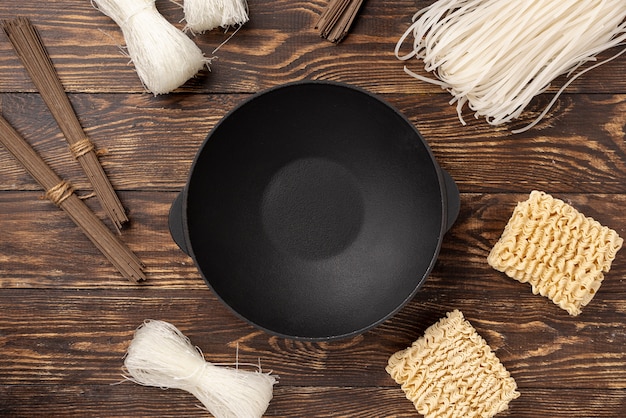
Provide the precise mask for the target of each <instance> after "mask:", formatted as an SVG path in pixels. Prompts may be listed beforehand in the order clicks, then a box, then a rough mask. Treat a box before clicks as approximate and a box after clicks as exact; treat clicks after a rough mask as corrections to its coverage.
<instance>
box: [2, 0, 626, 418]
mask: <svg viewBox="0 0 626 418" xmlns="http://www.w3.org/2000/svg"><path fill="white" fill-rule="evenodd" d="M249 3H250V5H249V6H250V17H251V20H250V22H249V23H248V24H247V25H245V27H244V28H243V29H242V30H241V31H240V32H239V33H237V35H236V36H235V37H234V38H232V39H231V40H230V41H229V42H228V43H227V44H226V45H225V46H224V47H222V48H221V49H220V50H219V51H218V53H217V55H218V56H219V57H218V59H216V60H214V61H213V64H212V69H211V72H203V73H202V74H200V75H199V76H198V77H197V78H195V79H193V80H191V81H190V82H188V83H187V84H186V85H185V86H184V87H182V88H181V89H179V90H177V91H176V92H175V93H174V94H170V95H165V96H159V97H154V96H152V95H151V94H148V93H146V92H145V91H144V89H143V87H142V85H141V83H140V82H139V79H138V78H137V76H136V74H135V72H134V68H133V66H132V65H130V64H129V59H128V58H127V57H125V56H124V55H123V54H122V52H121V50H120V46H121V45H123V44H124V40H123V37H122V35H121V32H120V30H119V28H118V27H117V26H116V25H115V24H114V23H113V22H112V21H111V20H110V19H109V18H107V17H106V16H104V15H103V14H101V13H100V12H99V11H98V10H96V9H94V8H93V6H92V5H91V3H90V1H89V0H80V1H79V0H73V1H72V0H49V1H33V0H20V1H15V2H13V1H2V2H0V18H12V17H15V16H18V15H23V16H27V17H29V18H31V20H32V21H33V23H34V24H35V25H36V26H37V27H38V29H39V31H40V33H41V36H42V38H43V40H44V42H45V44H46V46H47V48H48V50H49V52H50V54H51V57H52V60H53V62H54V64H55V66H56V68H57V70H58V73H59V75H60V78H61V80H62V82H63V84H64V86H65V88H66V90H67V92H68V93H69V95H70V99H71V101H72V103H73V105H74V107H75V110H76V113H77V114H78V115H79V118H80V121H81V123H82V125H83V126H84V128H85V130H86V132H87V134H88V135H89V136H90V138H91V139H92V140H93V141H94V142H95V143H96V144H97V146H98V147H99V148H101V149H106V150H107V151H108V154H107V155H105V156H104V157H102V163H103V165H104V168H105V170H106V172H107V173H108V174H109V177H110V179H111V181H112V184H113V185H114V187H115V188H116V190H117V191H118V192H119V194H120V196H121V199H122V201H123V202H124V204H125V206H126V207H127V208H128V210H129V216H130V218H131V224H130V226H129V227H128V228H127V229H126V230H124V232H123V235H122V239H123V241H125V242H126V243H128V245H129V246H130V247H131V248H132V250H133V251H135V252H136V253H137V254H138V255H139V257H140V258H141V259H142V260H143V261H144V262H145V263H146V265H147V275H148V280H147V282H145V283H144V284H141V285H133V284H131V283H129V282H127V281H126V280H125V279H123V278H122V277H121V276H120V275H119V274H118V273H117V272H116V271H115V269H114V268H113V267H112V266H111V265H110V264H109V263H108V262H107V260H106V259H105V258H104V257H103V256H102V255H101V254H100V253H99V252H98V250H96V249H95V248H94V246H93V245H92V244H91V242H89V241H88V239H87V238H85V237H84V236H83V235H82V233H81V232H80V231H79V230H78V229H77V227H75V226H74V224H73V223H72V222H71V221H70V220H69V218H68V217H67V216H65V214H64V213H63V212H62V211H60V210H58V209H57V208H56V207H54V206H53V205H52V204H51V203H50V202H48V201H46V200H42V199H41V197H42V191H41V190H40V188H39V187H38V185H37V184H36V183H35V182H34V181H33V180H32V179H31V178H30V177H29V176H28V174H27V173H26V172H25V171H24V170H23V169H22V168H21V167H20V166H19V165H18V164H17V163H16V162H15V161H14V160H13V159H12V157H11V156H10V155H9V154H8V153H7V152H6V151H5V150H4V149H3V148H0V415H5V416H22V417H30V416H37V415H39V416H77V417H78V416H81V417H82V416H107V417H114V416H146V417H147V416H154V417H156V416H206V415H207V414H206V412H204V411H203V410H201V409H199V408H198V407H197V405H198V402H197V401H196V400H195V399H194V398H193V397H192V396H191V395H189V394H187V393H185V392H182V391H177V390H171V391H161V390H159V389H155V388H148V387H142V386H139V385H135V384H133V383H130V382H124V383H120V384H117V383H119V382H121V381H122V377H121V366H122V362H123V356H124V352H125V350H126V347H127V345H128V343H129V341H130V339H131V337H132V334H133V330H134V329H135V328H136V327H137V326H138V325H139V324H141V322H142V321H143V320H144V319H147V318H154V319H162V320H166V321H169V322H172V323H173V324H175V325H176V326H178V327H179V328H180V329H181V330H182V331H183V332H184V333H185V334H187V335H188V336H189V337H190V338H191V340H192V341H193V343H194V344H196V345H198V346H199V347H201V348H202V350H203V352H204V354H205V356H206V358H207V359H208V360H209V361H212V362H219V363H228V362H233V361H234V359H235V352H236V348H237V347H239V359H240V361H244V362H246V361H248V362H256V361H257V359H260V360H261V363H262V365H263V368H264V369H265V370H273V372H274V373H275V374H278V375H280V383H279V384H278V385H277V386H276V387H275V390H274V399H273V400H272V402H271V404H270V407H269V409H268V410H267V416H276V417H278V416H285V417H304V416H307V417H314V416H346V417H347V416H359V417H365V416H368V417H382V416H407V417H408V416H415V415H416V411H415V410H414V407H413V405H412V404H411V403H410V402H409V401H407V400H406V399H405V397H404V394H403V393H402V391H401V390H400V388H399V387H398V386H397V385H396V384H395V383H394V382H393V381H392V380H391V378H390V377H389V376H388V375H387V374H386V373H385V370H384V367H385V365H386V362H387V359H388V357H389V356H390V355H391V354H392V353H394V352H395V351H396V350H399V349H402V348H404V347H406V346H407V345H409V344H410V343H411V342H412V341H413V340H415V339H417V338H418V337H419V336H420V335H421V334H422V333H423V331H424V329H425V328H426V327H427V326H429V325H430V324H432V323H433V322H435V321H436V320H437V319H439V318H440V317H441V316H443V315H444V314H445V312H446V311H449V310H452V309H454V308H458V309H460V310H462V311H463V312H464V314H465V315H466V317H467V318H468V319H469V320H470V321H471V322H472V324H473V325H474V326H475V328H476V329H477V330H478V331H479V333H480V334H481V335H482V336H483V337H485V339H486V340H487V341H488V342H489V344H490V345H491V347H492V348H493V349H494V350H495V351H496V353H497V355H498V357H499V358H500V359H501V360H502V362H503V363H504V364H505V366H506V367H507V369H508V370H509V371H510V372H511V374H512V376H513V377H514V378H515V380H516V381H517V383H518V386H519V391H520V392H521V397H520V398H519V399H517V400H515V401H513V402H512V403H511V404H510V409H509V410H508V411H506V412H504V413H502V414H501V416H503V417H533V418H537V417H550V418H552V417H623V416H626V289H625V286H624V285H625V280H624V277H625V275H626V253H624V254H622V253H621V252H620V253H618V256H617V259H616V260H615V261H614V263H613V268H612V270H611V271H610V272H609V274H607V275H606V279H605V281H604V283H603V284H602V287H601V288H600V291H599V292H598V294H597V295H596V297H595V298H594V299H593V301H592V302H591V304H590V305H589V306H587V307H586V308H585V309H584V310H583V313H582V314H581V315H580V316H579V317H576V318H573V317H570V316H568V315H567V313H566V312H565V311H563V310H561V309H560V308H558V307H557V306H556V305H554V304H552V303H551V302H550V301H549V300H548V299H545V298H542V297H540V296H533V295H532V294H531V292H530V289H529V287H527V286H526V285H522V284H520V283H518V282H515V281H513V280H511V279H509V278H507V277H505V276H504V275H503V274H501V273H498V272H496V271H495V270H493V269H491V268H490V267H489V266H488V264H487V263H486V257H487V254H488V252H489V250H490V249H491V247H492V246H493V244H494V243H495V242H496V240H497V238H498V237H499V235H500V233H501V232H502V229H503V228H504V225H505V224H506V222H507V220H508V218H509V216H510V214H511V212H512V210H513V208H514V206H515V204H516V203H517V202H518V201H521V200H525V199H526V197H527V195H528V193H529V192H530V191H531V190H533V189H538V190H543V191H546V192H548V193H550V194H552V195H553V196H555V197H558V198H561V199H563V200H565V201H567V202H569V203H571V204H572V205H574V206H575V207H576V208H578V209H579V210H580V211H581V212H583V213H585V214H586V215H588V216H591V217H593V218H595V219H597V220H598V221H600V222H601V223H603V224H604V225H607V226H609V227H611V228H613V229H615V230H617V231H618V233H619V234H620V235H621V236H623V237H626V211H625V210H624V208H625V207H626V144H625V142H624V140H625V133H624V132H625V130H626V77H624V75H625V74H624V67H625V66H626V56H622V57H620V58H618V59H617V60H615V61H613V62H611V63H609V64H606V65H605V66H602V67H600V68H598V69H596V70H594V71H592V72H591V73H588V74H587V75H585V76H584V77H582V78H580V79H578V80H577V81H576V82H574V83H573V84H572V85H571V86H570V87H569V88H568V90H567V92H566V93H565V94H564V95H563V96H561V98H560V99H559V100H558V102H557V105H556V106H555V108H554V109H553V110H552V111H551V112H550V113H549V115H548V116H547V117H546V118H545V120H544V121H543V122H541V124H540V125H539V127H537V128H536V129H533V130H531V131H529V132H527V133H524V134H519V135H512V134H511V133H510V128H511V127H510V126H504V127H497V128H495V127H492V126H489V125H487V124H486V123H485V122H484V120H475V119H474V118H473V117H472V116H471V115H470V114H469V112H467V113H466V119H467V121H468V125H467V126H461V124H460V123H459V121H458V119H457V116H456V111H455V109H454V107H452V106H449V105H448V104H447V102H448V100H449V98H450V96H449V95H448V94H447V93H446V92H443V91H441V90H440V89H439V88H437V87H433V86H430V85H427V84H424V83H421V82H418V81H416V80H414V79H412V78H410V77H408V76H407V75H406V74H405V73H404V72H403V71H402V66H403V64H402V63H401V62H399V61H397V60H396V59H395V58H394V55H393V48H394V46H395V43H396V41H397V39H398V38H399V37H400V35H401V34H402V33H403V32H404V30H405V29H406V28H407V27H408V25H409V22H410V17H411V16H412V15H413V13H414V12H415V11H416V10H417V9H418V8H420V7H424V6H426V5H428V4H430V1H414V0H387V1H382V0H368V1H366V3H365V5H364V7H363V9H362V11H361V13H360V15H359V17H358V19H357V22H356V24H355V26H354V27H353V31H352V33H351V34H350V35H349V36H348V37H347V38H346V39H345V40H344V41H343V42H342V43H341V44H339V45H333V44H330V43H329V42H327V41H324V40H322V39H320V38H319V36H318V34H317V33H316V31H315V30H314V29H313V26H314V23H315V21H316V19H317V17H318V16H319V14H320V13H321V11H322V10H323V8H324V6H325V5H326V4H327V1H326V0H312V1H306V2H303V1H293V0H274V1H268V0H250V2H249ZM157 6H158V8H159V10H160V11H161V12H162V13H163V14H164V15H165V16H166V18H168V20H170V21H172V22H179V21H180V19H181V18H182V10H181V9H180V8H179V7H178V6H176V5H175V4H173V3H172V2H169V1H166V0H158V1H157ZM176 25H178V26H179V27H180V26H181V24H179V23H176ZM227 36H228V34H225V33H223V32H221V31H219V30H218V31H213V32H210V33H206V34H203V35H198V36H197V37H195V38H194V39H195V40H196V41H197V43H198V44H199V46H200V47H201V48H202V50H203V51H204V52H205V53H206V54H207V55H208V56H210V55H211V54H212V51H213V49H214V48H215V47H216V46H217V45H219V44H220V43H221V42H222V41H224V40H225V39H226V38H227ZM615 52H617V51H616V50H613V51H609V52H605V53H603V54H602V55H601V57H608V56H610V55H612V54H613V53H615ZM523 64H524V63H523V62H521V63H520V65H523ZM303 79H321V80H335V81H341V82H346V83H350V84H353V85H357V86H360V87H362V88H365V89H367V90H369V91H371V92H373V93H376V94H379V95H380V96H381V97H382V98H384V99H386V100H387V101H389V102H390V103H391V104H392V105H394V106H396V107H397V108H399V109H400V110H401V111H402V112H404V113H405V114H406V115H407V116H408V117H409V118H410V120H411V121H412V122H413V123H414V124H415V125H416V126H417V128H418V129H419V130H420V131H421V132H422V134H423V135H424V136H425V138H426V139H427V140H428V142H429V143H430V145H431V147H432V149H433V151H434V153H435V155H436V157H437V159H438V161H439V162H440V163H441V165H442V166H443V167H444V168H445V169H446V170H448V171H449V173H450V174H451V175H452V176H453V177H454V178H455V180H456V181H457V183H458V185H459V188H460V191H461V205H462V207H461V213H460V215H459V219H458V222H457V223H456V224H455V225H454V227H453V228H452V230H451V231H450V232H449V233H448V235H446V238H445V242H444V244H443V248H442V251H441V255H440V257H439V261H438V263H437V265H436V267H435V269H434V271H433V273H432V275H431V277H430V278H429V279H428V280H427V282H426V284H425V286H424V287H423V289H422V290H421V291H420V292H419V294H418V295H417V296H416V297H415V298H414V300H412V301H411V302H410V303H409V304H408V305H407V306H406V307H405V308H404V309H402V310H401V311H400V312H399V313H398V314H397V315H396V316H394V317H393V318H392V319H390V320H388V321H387V322H385V323H384V324H382V325H381V326H379V327H377V328H375V329H374V330H372V331H370V332H367V333H366V334H364V335H361V336H358V337H355V338H352V339H348V340H343V341H338V342H329V343H306V342H296V341H291V340H285V339H281V338H277V337H273V336H270V335H267V334H265V333H263V332H261V331H258V330H256V329H255V328H253V327H251V326H249V325H248V324H246V323H244V322H243V321H241V320H239V319H237V318H235V317H234V316H233V315H232V314H231V313H230V311H229V310H228V309H226V308H225V307H224V306H223V305H222V304H221V303H220V302H219V301H218V300H217V299H216V297H215V296H214V295H213V294H212V293H211V291H209V290H208V288H207V287H206V286H205V284H204V282H203V281H202V279H201V277H200V275H199V273H198V271H197V270H196V268H195V267H194V265H193V263H192V261H191V259H190V258H189V257H187V256H186V255H185V254H183V253H182V252H181V251H180V250H179V249H178V248H177V247H176V245H175V244H174V243H173V241H172V240H171V238H170V235H169V232H168V227H167V216H168V210H169V207H170V204H171V202H172V200H173V199H174V198H175V197H176V195H177V193H178V192H179V190H181V188H182V187H183V185H184V184H185V181H186V178H187V174H188V171H189V167H190V164H191V161H192V159H193V157H194V155H195V153H196V151H197V149H198V147H199V146H200V144H201V143H202V141H203V140H204V138H205V136H206V135H207V133H208V132H209V130H210V129H211V128H212V127H213V126H214V125H215V123H216V122H217V121H218V120H220V118H222V117H223V116H224V115H225V114H226V112H228V111H229V110H230V109H232V108H233V107H234V106H236V105H237V104H238V103H240V102H241V101H242V100H243V99H245V98H246V97H248V96H249V95H250V94H252V93H254V92H256V91H259V90H262V89H264V88H268V87H272V86H276V85H279V84H282V83H285V82H290V81H296V80H303ZM562 83H563V79H559V80H557V82H556V83H555V87H554V88H552V89H551V90H550V92H548V93H546V94H544V95H542V96H540V97H538V98H537V99H536V100H535V101H533V103H532V104H531V106H530V108H529V109H528V111H527V112H526V113H525V114H524V116H523V117H522V119H521V120H520V122H519V123H516V126H518V125H521V124H522V123H524V122H527V121H530V120H531V119H532V118H533V116H535V115H536V114H537V113H538V112H539V111H540V110H541V109H542V106H543V105H545V104H546V103H547V102H548V101H549V99H550V98H551V93H553V92H554V91H555V90H556V87H558V86H559V85H561V84H562ZM0 110H1V112H2V115H3V116H4V117H5V118H6V119H7V120H9V121H10V122H11V124H13V126H14V127H15V128H16V129H17V130H18V131H20V132H21V133H22V134H23V135H24V136H25V137H26V138H27V139H28V140H29V142H30V143H31V144H33V146H34V147H35V148H36V149H37V150H38V151H39V152H40V153H41V154H42V155H43V157H44V158H45V159H46V161H48V162H49V163H50V164H51V165H52V166H53V168H54V169H55V170H56V171H57V172H58V173H59V174H60V175H61V176H62V177H64V178H66V179H70V180H71V181H72V182H73V183H74V184H75V185H76V186H77V187H78V188H79V189H80V192H81V193H84V194H86V193H88V192H89V191H90V190H89V185H88V183H87V181H86V179H85V177H84V175H83V173H82V171H81V170H80V167H79V166H78V164H77V163H76V162H75V161H73V160H72V159H71V158H70V157H69V154H68V151H67V147H66V145H65V143H64V140H63V137H62V135H61V133H60V132H59V129H58V127H57V125H56V123H55V121H54V119H52V117H51V115H50V113H49V111H48V110H47V108H46V107H45V105H44V104H43V102H42V100H41V98H40V96H39V94H38V93H37V92H36V91H35V89H34V87H33V85H32V84H31V82H30V79H29V78H28V76H27V74H26V72H25V70H24V69H23V67H22V66H21V63H20V62H19V60H18V59H17V57H16V56H15V53H14V51H13V49H12V48H11V46H10V44H9V42H8V40H7V39H6V37H5V36H4V34H3V33H2V34H0ZM88 204H89V205H90V206H91V207H92V208H93V209H94V210H95V211H96V212H97V213H98V214H99V216H101V217H102V218H104V214H103V213H102V211H101V210H100V209H99V207H98V204H97V202H95V201H94V200H93V199H90V200H88ZM623 251H624V250H622V252H623Z"/></svg>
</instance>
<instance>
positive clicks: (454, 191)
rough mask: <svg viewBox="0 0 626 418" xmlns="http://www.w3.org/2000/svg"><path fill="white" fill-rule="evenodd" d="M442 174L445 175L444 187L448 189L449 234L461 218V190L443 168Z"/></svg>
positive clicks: (447, 227)
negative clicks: (459, 217)
mask: <svg viewBox="0 0 626 418" xmlns="http://www.w3.org/2000/svg"><path fill="white" fill-rule="evenodd" d="M441 173H442V174H443V183H444V184H443V186H444V188H445V189H446V190H445V191H446V207H447V216H448V217H447V223H446V232H448V231H449V230H450V228H452V225H454V222H456V219H457V217H458V216H459V211H460V210H461V195H460V194H459V188H458V186H457V185H456V182H455V181H454V179H453V178H452V176H450V174H448V172H447V171H446V170H444V169H443V168H442V169H441Z"/></svg>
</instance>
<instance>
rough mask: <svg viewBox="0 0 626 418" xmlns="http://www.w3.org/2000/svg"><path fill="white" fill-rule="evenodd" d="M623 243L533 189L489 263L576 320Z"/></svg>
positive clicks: (604, 229)
mask: <svg viewBox="0 0 626 418" xmlns="http://www.w3.org/2000/svg"><path fill="white" fill-rule="evenodd" d="M622 243H623V239H622V238H620V237H619V235H618V234H617V232H615V231H614V230H612V229H610V228H607V227H605V226H602V225H601V224H600V223H599V222H597V221H596V220H594V219H593V218H589V217H586V216H584V215H583V214H582V213H580V212H578V211H577V210H576V209H574V208H573V207H572V206H570V205H568V204H566V203H565V202H563V201H562V200H559V199H554V198H553V197H552V196H550V195H549V194H546V193H544V192H539V191H536V190H535V191H533V192H531V193H530V197H529V199H528V200H526V201H525V202H521V203H518V205H517V206H516V208H515V210H514V211H513V215H512V216H511V219H510V220H509V222H508V224H507V225H506V227H505V228H504V232H503V233H502V236H501V237H500V239H499V241H498V242H497V243H496V245H495V246H494V247H493V248H492V250H491V253H490V254H489V256H488V258H487V262H488V263H489V265H491V266H492V267H493V268H494V269H496V270H498V271H501V272H504V273H506V275H508V276H509V277H511V278H513V279H515V280H517V281H519V282H522V283H529V284H530V285H531V288H532V292H533V294H535V295H536V294H540V295H542V296H545V297H547V298H549V299H550V300H552V301H553V302H554V303H555V304H557V305H558V306H560V307H561V308H563V309H565V310H566V311H567V312H568V313H569V314H570V315H572V316H576V315H578V314H580V312H581V308H582V307H583V306H586V305H587V304H588V303H589V302H590V301H591V299H592V298H593V297H594V295H595V294H596V292H597V291H598V289H599V288H600V285H601V284H602V280H604V273H607V272H608V271H609V269H610V268H611V263H612V262H613V260H614V259H615V254H616V253H617V251H618V250H619V249H620V248H621V247H622Z"/></svg>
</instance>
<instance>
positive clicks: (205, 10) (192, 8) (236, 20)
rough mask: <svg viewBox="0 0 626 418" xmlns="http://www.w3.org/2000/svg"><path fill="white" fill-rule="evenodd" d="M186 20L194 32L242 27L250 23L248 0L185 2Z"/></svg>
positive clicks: (198, 0)
mask: <svg viewBox="0 0 626 418" xmlns="http://www.w3.org/2000/svg"><path fill="white" fill-rule="evenodd" d="M183 10H184V13H185V20H186V21H187V26H186V27H185V29H190V30H191V31H192V32H205V31H208V30H212V29H215V28H217V27H222V28H229V27H231V26H241V25H243V24H244V23H246V22H247V21H248V3H247V2H246V0H185V2H184V3H183Z"/></svg>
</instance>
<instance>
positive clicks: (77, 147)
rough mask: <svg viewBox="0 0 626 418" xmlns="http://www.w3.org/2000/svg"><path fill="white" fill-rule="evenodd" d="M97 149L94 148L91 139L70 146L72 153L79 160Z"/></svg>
mask: <svg viewBox="0 0 626 418" xmlns="http://www.w3.org/2000/svg"><path fill="white" fill-rule="evenodd" d="M95 149H96V147H95V146H94V144H93V142H91V141H90V140H89V138H84V139H82V140H80V141H78V142H75V143H73V144H72V145H70V152H71V153H72V155H73V156H74V158H76V159H77V160H78V159H79V158H80V157H82V156H83V155H85V154H87V153H89V152H91V151H94V150H95Z"/></svg>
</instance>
